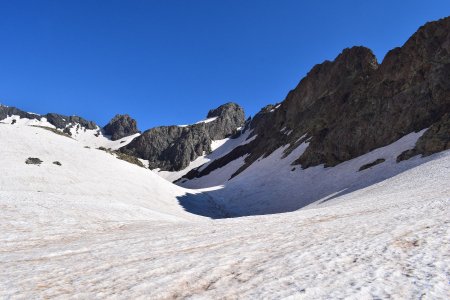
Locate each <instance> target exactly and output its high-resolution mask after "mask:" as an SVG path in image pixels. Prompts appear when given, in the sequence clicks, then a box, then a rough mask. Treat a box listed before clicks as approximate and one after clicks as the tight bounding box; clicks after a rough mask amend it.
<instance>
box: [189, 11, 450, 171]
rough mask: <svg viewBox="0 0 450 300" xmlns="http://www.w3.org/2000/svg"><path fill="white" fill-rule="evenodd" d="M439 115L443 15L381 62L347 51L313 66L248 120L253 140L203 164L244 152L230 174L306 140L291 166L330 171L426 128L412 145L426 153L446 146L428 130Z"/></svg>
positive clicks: (447, 26)
mask: <svg viewBox="0 0 450 300" xmlns="http://www.w3.org/2000/svg"><path fill="white" fill-rule="evenodd" d="M446 113H450V17H447V18H445V19H441V20H438V21H435V22H430V23H427V24H425V25H424V26H422V27H420V28H419V30H418V31H417V32H416V33H415V34H414V35H412V36H411V37H410V38H409V39H408V41H407V42H406V43H405V44H404V45H403V46H402V47H399V48H395V49H393V50H391V51H389V52H388V54H387V55H386V57H385V58H384V60H383V62H382V63H381V64H379V63H378V62H377V60H376V58H375V56H374V55H373V53H372V51H371V50H370V49H367V48H365V47H352V48H349V49H344V51H343V52H342V53H341V54H339V55H338V56H337V57H336V59H335V60H334V61H325V62H323V63H321V64H319V65H316V66H315V67H313V68H312V69H311V71H310V72H309V73H308V74H307V75H306V77H305V78H303V79H302V80H301V81H300V83H299V84H298V85H297V87H296V88H295V89H293V90H292V91H290V92H289V93H288V95H287V97H286V99H285V100H284V101H283V102H282V103H281V104H278V105H269V106H266V107H265V108H263V109H262V110H261V111H260V112H259V113H258V114H257V115H256V116H255V117H254V118H253V120H252V122H251V129H253V132H252V134H253V135H255V134H256V135H257V136H256V139H255V140H254V141H252V143H250V144H248V145H245V147H238V148H237V149H235V150H234V151H231V152H230V153H229V154H228V155H226V156H225V157H222V158H221V162H220V163H216V164H215V165H213V164H210V166H216V167H217V168H219V167H221V166H223V165H225V164H227V163H228V162H230V161H232V160H233V159H235V158H236V156H242V155H244V154H248V156H247V157H246V159H245V165H244V166H242V167H241V168H240V169H239V170H238V171H237V172H236V173H235V174H234V175H233V176H235V175H237V174H239V173H240V172H242V171H243V170H244V169H246V168H247V167H248V166H249V165H251V164H252V163H253V162H255V161H256V160H257V159H259V158H261V157H266V156H267V155H269V154H270V153H272V152H273V151H275V150H276V149H278V148H279V147H281V146H285V145H290V146H289V147H288V148H287V149H286V151H285V154H286V155H287V154H289V153H290V152H292V150H293V149H295V148H296V147H297V146H298V145H299V144H300V143H301V142H304V141H308V142H309V146H308V148H307V149H306V150H305V152H304V153H303V154H302V155H301V156H300V157H299V158H298V159H297V160H296V161H295V162H294V164H298V165H301V166H302V168H308V167H312V166H317V165H322V164H323V165H324V166H325V167H332V166H336V165H337V164H339V163H341V162H344V161H347V160H349V159H352V158H355V157H357V156H360V155H363V154H365V153H368V152H370V151H371V150H373V149H376V148H379V147H383V146H386V145H388V144H391V143H393V142H394V141H396V140H398V139H399V138H401V137H403V136H405V135H406V134H408V133H411V132H417V131H420V130H422V129H424V128H428V127H431V128H430V130H429V131H428V132H429V133H428V134H425V135H424V138H423V139H421V140H420V141H419V145H418V146H417V147H418V149H422V150H418V151H422V152H423V153H428V154H431V153H434V152H437V151H442V150H444V149H448V147H449V144H448V141H449V134H448V130H447V129H448V128H447V127H445V126H446V125H445V124H443V125H442V126H444V127H442V126H440V127H438V125H433V124H436V123H437V122H441V118H443V117H444V115H445V114H446ZM442 128H444V129H442ZM446 130H447V131H446ZM429 135H432V136H433V138H428V136H429ZM421 143H423V145H422V144H421ZM210 169H211V168H210ZM207 171H208V172H211V171H212V170H209V169H208V170H207ZM205 172H206V170H205ZM201 173H202V172H200V174H197V176H196V177H199V176H202V174H201Z"/></svg>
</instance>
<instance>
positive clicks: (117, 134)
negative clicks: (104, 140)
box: [103, 114, 140, 141]
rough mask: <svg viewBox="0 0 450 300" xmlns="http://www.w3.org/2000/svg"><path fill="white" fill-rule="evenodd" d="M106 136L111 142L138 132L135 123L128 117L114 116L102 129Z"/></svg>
mask: <svg viewBox="0 0 450 300" xmlns="http://www.w3.org/2000/svg"><path fill="white" fill-rule="evenodd" d="M103 130H104V132H105V134H106V135H110V136H111V139H112V140H113V141H115V140H118V139H121V138H123V137H126V136H130V135H133V134H135V133H138V132H140V131H139V130H138V128H137V122H136V120H134V119H133V118H131V117H130V116H129V115H126V114H125V115H115V116H114V118H112V119H111V121H109V123H108V124H106V125H105V127H103Z"/></svg>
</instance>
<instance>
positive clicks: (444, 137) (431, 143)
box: [397, 113, 450, 162]
mask: <svg viewBox="0 0 450 300" xmlns="http://www.w3.org/2000/svg"><path fill="white" fill-rule="evenodd" d="M447 149H450V113H447V114H445V115H444V116H443V117H442V118H441V120H439V121H438V122H436V123H434V124H433V125H432V126H431V127H430V128H429V129H428V130H427V131H425V133H424V134H423V135H422V136H421V137H420V138H419V140H418V141H417V143H416V146H415V147H414V149H410V150H406V151H405V152H403V153H402V154H400V155H399V156H398V157H397V162H400V161H403V160H407V159H410V158H411V157H413V156H416V155H422V156H429V155H431V154H434V153H437V152H441V151H444V150H447Z"/></svg>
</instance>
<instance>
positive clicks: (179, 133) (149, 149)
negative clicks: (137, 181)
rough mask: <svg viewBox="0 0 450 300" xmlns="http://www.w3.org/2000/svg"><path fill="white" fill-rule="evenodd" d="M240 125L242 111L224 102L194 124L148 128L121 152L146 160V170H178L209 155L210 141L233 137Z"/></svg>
mask: <svg viewBox="0 0 450 300" xmlns="http://www.w3.org/2000/svg"><path fill="white" fill-rule="evenodd" d="M244 122H245V114H244V111H243V109H242V108H241V107H240V106H239V105H237V104H235V103H226V104H224V105H221V106H220V107H218V108H216V109H213V110H210V111H209V112H208V115H207V119H206V120H204V121H201V122H198V123H196V124H192V125H188V126H160V127H155V128H152V129H149V130H147V131H145V132H144V133H142V135H140V136H139V137H137V138H135V139H134V140H133V141H132V142H131V143H130V144H128V145H127V146H125V147H123V148H121V151H122V152H123V153H126V154H129V155H133V156H136V157H139V158H142V159H146V160H148V161H149V168H150V169H156V168H160V169H161V170H167V171H178V170H182V169H184V168H186V167H187V166H188V165H189V163H190V162H191V161H193V160H195V159H196V158H197V157H199V156H201V155H203V154H204V153H206V154H207V153H210V152H211V142H212V141H213V140H220V139H224V138H226V137H230V136H232V135H233V134H236V133H237V132H238V128H239V127H242V126H243V125H244Z"/></svg>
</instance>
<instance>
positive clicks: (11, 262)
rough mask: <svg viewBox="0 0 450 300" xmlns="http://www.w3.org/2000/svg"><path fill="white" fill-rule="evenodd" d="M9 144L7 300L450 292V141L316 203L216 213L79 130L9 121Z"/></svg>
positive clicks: (4, 196) (1, 197) (3, 180)
mask: <svg viewBox="0 0 450 300" xmlns="http://www.w3.org/2000/svg"><path fill="white" fill-rule="evenodd" d="M5 126H7V127H5ZM0 140H1V141H2V146H1V147H0V166H1V168H2V170H1V172H0V217H1V218H0V271H1V272H0V298H5V299H10V298H11V299H15V298H18V299H34V298H38V299H40V298H44V299H46V298H60V299H66V298H81V299H98V298H112V299H172V298H207V299H217V298H219V299H234V298H239V299H242V298H244V299H245V298H247V299H248V298H251V299H261V298H269V299H274V298H285V297H292V298H295V299H339V298H350V299H385V298H389V297H390V298H393V299H448V298H449V297H450V285H449V281H450V217H449V216H450V209H449V206H450V184H449V183H450V151H447V152H444V153H440V154H437V155H434V156H433V158H432V159H429V160H428V161H427V162H425V163H423V164H421V165H419V166H417V167H415V168H412V169H410V170H407V171H405V172H403V173H400V174H398V175H396V176H394V177H392V178H389V179H388V180H385V181H381V182H378V183H376V184H374V185H371V186H368V187H365V188H363V189H359V190H356V191H353V192H351V193H348V194H346V195H343V196H340V197H336V198H333V199H331V200H329V201H326V202H324V203H323V204H320V205H314V206H310V207H307V208H305V209H302V210H299V211H295V212H291V213H284V214H275V215H265V216H255V217H243V218H235V219H222V220H210V219H207V218H203V217H200V216H195V215H191V214H189V213H188V212H185V211H183V209H182V207H181V206H179V204H178V203H177V200H176V199H177V197H178V196H180V195H183V194H185V193H187V192H188V191H189V192H190V193H193V192H195V191H192V190H185V189H183V188H181V187H177V186H174V185H172V184H170V183H168V182H167V181H164V180H163V179H162V178H159V177H158V176H157V175H155V174H154V173H153V172H151V171H149V170H145V169H143V168H139V167H137V166H134V165H131V164H128V163H126V162H123V161H120V160H117V159H115V158H114V157H112V156H111V155H110V154H107V153H104V152H102V151H100V150H96V149H86V148H84V147H83V146H82V145H78V144H77V142H76V141H74V140H72V139H69V138H66V137H61V136H57V135H55V134H53V133H51V132H48V131H45V130H42V129H39V128H31V127H24V128H13V126H10V125H2V124H0ZM28 156H38V157H40V158H41V159H43V160H44V162H43V164H42V165H41V166H34V165H25V163H24V160H25V159H26V158H27V157H28ZM53 160H58V161H61V163H62V166H61V167H58V166H54V165H52V163H51V162H52V161H53ZM97 195H98V196H97Z"/></svg>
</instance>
